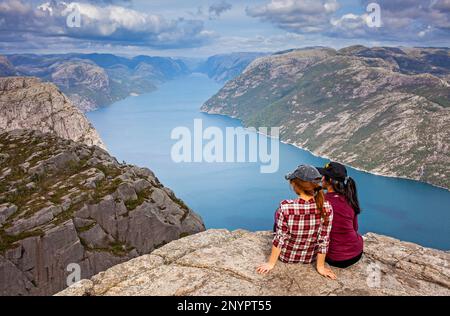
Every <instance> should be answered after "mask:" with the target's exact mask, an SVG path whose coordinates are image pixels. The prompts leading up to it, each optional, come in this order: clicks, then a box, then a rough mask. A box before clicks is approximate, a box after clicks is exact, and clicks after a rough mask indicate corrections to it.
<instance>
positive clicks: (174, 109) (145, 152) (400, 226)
mask: <svg viewBox="0 0 450 316" xmlns="http://www.w3.org/2000/svg"><path fill="white" fill-rule="evenodd" d="M220 88H221V86H219V85H218V84H216V83H215V82H214V81H212V80H210V79H208V78H207V77H205V76H203V75H191V76H189V77H187V78H182V79H178V80H174V81H171V82H169V83H166V84H165V85H163V86H161V87H160V89H159V90H158V91H156V92H154V93H151V94H147V95H142V96H139V97H130V98H128V99H126V100H123V101H120V102H117V103H115V104H114V105H112V106H109V107H106V108H103V109H100V110H98V111H95V112H92V113H89V114H88V116H89V118H90V120H91V121H92V122H93V124H94V126H95V127H96V129H97V130H98V131H99V133H100V134H101V136H102V138H103V140H104V141H105V143H106V144H107V146H108V149H109V151H110V152H111V153H112V154H113V155H114V156H116V157H117V159H118V160H119V161H122V160H124V161H126V162H127V163H133V164H137V165H140V166H147V167H149V168H150V169H152V170H153V171H154V172H155V173H156V174H157V176H158V177H159V179H160V180H161V181H162V182H163V183H164V184H165V185H166V186H168V187H170V188H172V189H173V190H174V191H175V192H176V194H177V195H178V196H179V197H180V198H182V199H183V200H185V201H186V202H187V204H188V205H189V206H190V207H191V208H192V209H194V210H195V211H196V212H198V213H199V214H200V215H201V216H202V217H203V219H204V221H205V224H206V226H207V227H208V228H227V229H237V228H243V229H248V230H253V231H256V230H269V229H271V228H272V225H273V213H274V211H275V209H276V208H277V206H278V203H279V202H280V200H283V199H285V198H291V197H293V193H292V191H291V190H290V188H289V185H288V184H287V182H286V181H285V180H284V177H283V176H284V174H286V173H287V172H288V171H291V169H293V168H295V167H296V166H297V165H299V164H302V163H306V164H312V165H315V166H322V165H324V164H325V163H326V160H324V159H321V158H317V157H315V156H313V155H311V154H310V153H308V152H307V151H304V150H301V149H298V148H296V147H294V146H291V145H286V144H280V170H279V172H278V173H275V174H261V173H260V165H259V164H257V163H245V164H237V163H236V164H229V163H228V164H207V163H182V164H176V163H173V162H172V160H171V156H170V150H171V148H172V145H173V144H174V143H175V141H174V140H171V139H170V133H171V131H172V129H173V128H175V127H178V126H187V127H189V128H191V129H192V128H193V120H194V119H195V118H201V119H203V125H204V128H205V127H207V126H217V127H220V128H222V129H225V128H226V127H230V126H231V127H238V126H240V122H239V121H238V120H234V119H230V118H227V117H223V116H218V115H208V114H202V113H200V112H199V108H200V106H201V105H202V104H203V102H204V101H206V100H207V99H208V98H209V97H210V96H212V95H213V94H214V93H216V92H217V91H218V90H219V89H220ZM350 175H351V176H352V177H354V179H356V181H357V183H358V185H359V191H360V199H361V202H362V206H363V209H364V210H363V213H362V215H361V217H360V230H361V232H362V233H365V232H368V231H371V232H376V233H381V234H386V235H390V236H394V237H396V238H399V239H402V240H407V241H412V242H416V243H419V244H421V245H424V246H430V247H434V248H440V249H445V250H448V249H450V240H449V232H450V192H448V191H446V190H443V189H438V188H435V187H433V186H430V185H426V184H423V183H419V182H415V181H408V180H401V179H392V178H385V177H380V176H374V175H370V174H367V173H364V172H359V171H356V170H350Z"/></svg>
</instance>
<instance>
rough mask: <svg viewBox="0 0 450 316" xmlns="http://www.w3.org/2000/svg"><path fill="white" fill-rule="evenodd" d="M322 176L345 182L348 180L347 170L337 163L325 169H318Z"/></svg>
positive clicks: (326, 166) (328, 165)
mask: <svg viewBox="0 0 450 316" xmlns="http://www.w3.org/2000/svg"><path fill="white" fill-rule="evenodd" d="M317 170H318V171H319V172H320V174H321V175H323V176H327V177H329V178H331V179H334V180H345V178H347V168H345V166H344V165H342V164H340V163H337V162H330V163H327V164H326V165H325V167H324V168H317Z"/></svg>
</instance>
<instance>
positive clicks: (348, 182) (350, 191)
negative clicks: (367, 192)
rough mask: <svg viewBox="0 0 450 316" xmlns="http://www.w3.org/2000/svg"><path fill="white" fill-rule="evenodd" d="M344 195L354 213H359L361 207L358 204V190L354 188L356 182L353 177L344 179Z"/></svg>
mask: <svg viewBox="0 0 450 316" xmlns="http://www.w3.org/2000/svg"><path fill="white" fill-rule="evenodd" d="M344 186H345V197H346V198H347V202H348V203H350V205H351V206H352V207H353V209H354V210H355V213H356V215H358V214H360V213H361V207H360V206H359V200H358V191H357V190H356V182H355V180H353V178H351V177H348V178H347V179H345V183H344Z"/></svg>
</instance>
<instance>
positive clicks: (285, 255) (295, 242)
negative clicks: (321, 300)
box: [273, 198, 333, 263]
mask: <svg viewBox="0 0 450 316" xmlns="http://www.w3.org/2000/svg"><path fill="white" fill-rule="evenodd" d="M323 207H324V210H326V212H327V214H328V215H327V220H325V221H324V220H323V219H322V216H321V214H320V211H319V210H318V209H317V206H316V203H315V201H314V199H311V200H309V201H305V200H303V199H301V198H298V199H295V200H285V201H283V202H281V204H280V207H279V208H278V210H277V212H276V216H275V217H276V221H275V233H274V235H275V236H274V239H273V245H274V246H275V247H277V248H281V254H280V260H281V261H282V262H286V263H299V262H301V263H311V262H312V261H313V260H314V259H315V257H316V254H317V253H323V254H326V253H327V251H328V244H329V239H330V231H331V224H332V221H333V208H332V207H331V204H330V203H329V202H328V201H326V202H325V203H324V205H323Z"/></svg>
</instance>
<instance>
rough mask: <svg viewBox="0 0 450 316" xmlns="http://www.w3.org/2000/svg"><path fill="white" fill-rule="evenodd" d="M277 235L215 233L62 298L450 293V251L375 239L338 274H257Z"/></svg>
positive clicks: (282, 268) (120, 268)
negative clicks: (330, 276)
mask: <svg viewBox="0 0 450 316" xmlns="http://www.w3.org/2000/svg"><path fill="white" fill-rule="evenodd" d="M270 243H271V233H270V232H255V233H252V232H247V231H243V230H238V231H234V232H230V231H227V230H208V231H206V232H203V233H199V234H196V235H193V236H189V237H185V238H182V239H179V240H176V241H172V242H171V243H169V244H167V245H165V246H164V247H161V248H160V249H157V250H155V251H154V252H153V253H152V254H150V255H146V256H142V257H139V258H135V259H133V260H131V261H128V262H126V263H123V264H120V265H116V266H114V267H112V268H110V269H109V270H107V271H105V272H101V273H100V274H98V275H96V276H94V277H93V278H92V279H90V280H82V281H80V282H79V283H77V284H75V285H74V286H72V287H70V288H68V289H66V290H64V291H62V292H60V293H59V294H57V295H58V296H108V295H113V296H118V295H120V296H132V295H133V296H134V295H152V296H153V295H156V296H158V295H182V296H183V295H188V296H189V295H201V296H203V295H219V296H220V295H232V296H235V295H239V296H241V295H249V296H261V295H262V296H266V295H275V296H278V295H446V296H448V295H450V269H449V267H448V262H449V258H450V254H449V253H448V252H444V251H439V250H433V249H428V248H423V247H421V246H419V245H416V244H412V243H407V242H402V241H399V240H396V239H393V238H390V237H385V236H380V235H376V234H372V233H369V234H367V235H366V236H365V243H366V249H365V255H364V257H363V259H362V260H361V261H360V262H359V263H358V264H356V265H355V266H353V267H351V268H349V269H346V270H342V269H334V270H335V272H336V273H337V276H338V278H339V279H338V281H331V280H327V279H325V278H323V277H321V276H320V275H319V274H317V272H316V271H315V270H314V266H313V265H301V264H297V265H287V264H283V263H278V264H277V266H276V267H275V269H274V270H273V271H272V272H271V273H270V274H269V275H267V276H260V275H258V274H256V273H255V268H256V266H257V264H258V263H260V262H263V260H265V259H266V257H267V256H268V254H269V251H270Z"/></svg>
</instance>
